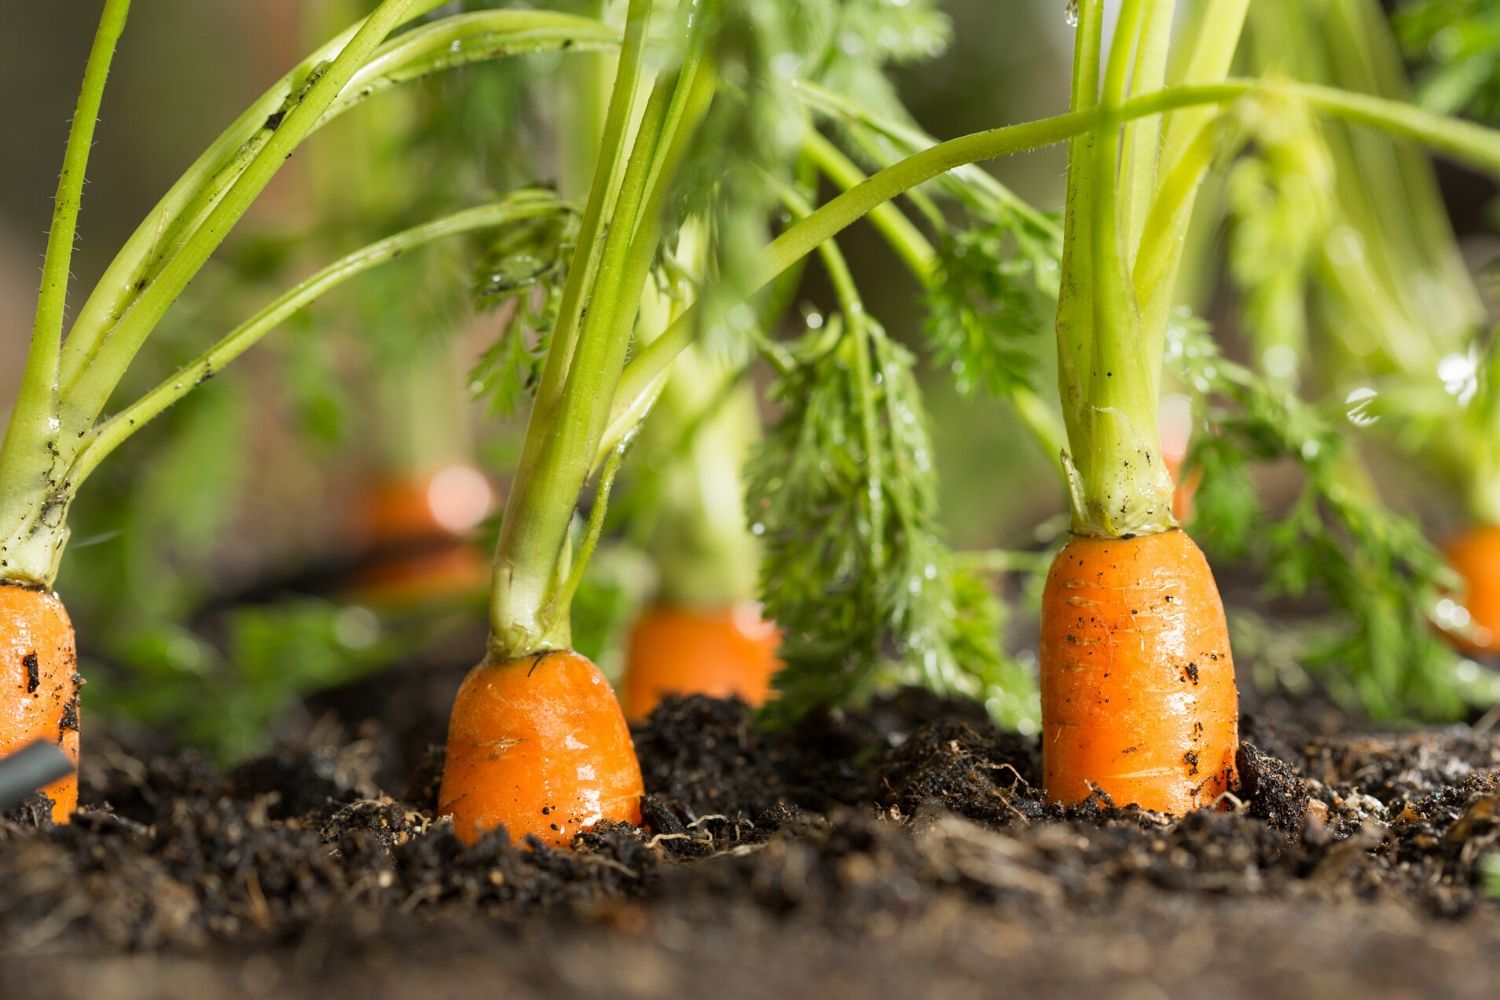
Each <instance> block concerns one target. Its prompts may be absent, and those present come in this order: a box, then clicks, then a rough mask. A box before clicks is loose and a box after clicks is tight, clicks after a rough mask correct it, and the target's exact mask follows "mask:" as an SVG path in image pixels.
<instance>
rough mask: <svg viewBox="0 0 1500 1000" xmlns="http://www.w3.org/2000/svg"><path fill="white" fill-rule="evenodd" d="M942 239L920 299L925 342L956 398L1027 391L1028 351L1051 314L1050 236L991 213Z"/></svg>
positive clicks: (1032, 358) (1056, 251) (1053, 268)
mask: <svg viewBox="0 0 1500 1000" xmlns="http://www.w3.org/2000/svg"><path fill="white" fill-rule="evenodd" d="M994 215H995V217H994V218H993V219H991V220H990V221H987V222H985V223H982V224H980V225H977V226H975V227H973V228H967V229H959V230H956V231H952V232H949V233H945V234H944V236H943V238H942V242H941V245H940V247H939V252H938V257H937V262H936V267H935V269H934V273H933V277H932V280H931V282H930V283H929V290H928V291H927V293H926V296H925V298H926V305H927V318H926V332H927V337H928V342H929V343H930V344H931V346H932V350H933V353H934V355H935V356H936V358H937V360H938V361H939V362H940V363H942V364H944V365H946V366H947V367H948V368H949V369H950V370H951V371H952V373H953V376H954V379H955V381H956V382H957V385H958V389H959V391H960V392H962V393H963V394H964V395H972V394H973V393H974V392H976V391H978V390H983V391H986V392H989V393H992V394H994V395H997V396H1006V395H1009V393H1010V392H1011V391H1012V390H1013V389H1015V388H1017V387H1020V386H1030V385H1031V377H1032V373H1033V371H1032V370H1033V369H1034V368H1035V363H1036V349H1037V345H1036V344H1028V343H1027V341H1028V340H1030V339H1035V338H1037V337H1038V336H1039V335H1041V334H1045V333H1047V332H1049V331H1050V329H1051V326H1052V319H1053V316H1054V314H1055V313H1056V311H1057V288H1056V275H1057V267H1058V258H1059V256H1060V251H1061V248H1060V247H1059V246H1058V244H1057V240H1056V235H1057V234H1056V231H1055V230H1051V229H1044V228H1041V227H1039V226H1037V225H1035V224H1033V223H1032V222H1031V221H1030V220H1027V219H1025V218H1022V217H1020V216H1017V215H1014V214H1012V213H1005V212H996V213H994Z"/></svg>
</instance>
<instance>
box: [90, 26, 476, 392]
mask: <svg viewBox="0 0 1500 1000" xmlns="http://www.w3.org/2000/svg"><path fill="white" fill-rule="evenodd" d="M444 2H445V0H415V2H414V3H413V4H412V5H411V7H410V8H409V9H408V10H407V12H406V15H405V21H411V20H414V19H416V18H418V17H421V16H422V15H424V14H427V13H429V12H431V11H432V10H433V9H435V8H437V7H439V6H441V5H442V4H443V3H444ZM361 23H363V22H361ZM358 28H359V25H358V24H356V25H354V26H353V27H350V28H349V29H347V30H346V31H343V32H341V33H340V34H338V35H337V36H335V37H334V38H333V39H332V40H331V41H329V42H328V43H327V44H325V45H324V46H322V47H321V48H319V49H318V50H316V51H314V52H313V53H312V54H311V55H309V56H308V57H307V58H306V59H304V60H302V62H300V63H298V64H297V66H295V67H294V68H293V69H292V70H291V71H290V72H289V73H287V74H286V75H285V76H283V77H282V78H281V79H280V80H279V81H277V82H276V83H275V84H274V85H273V86H271V87H270V89H268V90H267V91H266V92H265V93H264V94H262V95H261V96H260V97H259V98H258V99H257V100H256V101H255V102H254V103H253V104H251V105H250V106H249V108H247V109H246V110H245V112H244V113H243V114H241V115H240V116H239V118H237V119H235V121H234V122H233V123H232V124H231V125H230V126H229V128H227V129H225V130H224V132H223V133H222V134H221V135H220V136H219V137H218V138H217V139H215V140H214V142H213V143H212V144H211V145H210V146H209V147H208V149H206V150H204V152H203V153H202V155H200V156H199V157H198V159H197V160H196V161H194V163H193V164H192V166H190V167H189V168H188V170H187V172H186V173H184V174H183V175H182V177H180V178H179V179H178V180H177V181H176V182H175V183H174V184H173V185H172V187H171V188H170V189H169V190H168V191H167V193H166V194H165V195H164V196H163V197H162V198H161V200H160V201H158V202H157V204H156V206H155V207H154V208H153V209H152V210H151V212H150V213H148V214H147V216H146V218H145V219H144V220H142V222H141V224H140V225H139V226H137V227H136V229H135V232H133V233H132V234H131V235H130V238H129V239H127V240H126V241H125V244H124V246H122V247H121V249H120V251H119V252H118V253H117V254H116V255H115V258H114V260H112V261H111V262H110V264H109V266H108V267H107V268H106V269H105V271H104V274H103V276H102V277H101V278H100V279H99V282H98V284H96V285H95V286H94V289H93V291H92V292H91V293H90V294H89V296H88V298H87V300H86V301H85V302H84V304H83V307H82V308H81V309H80V310H79V312H78V316H77V318H76V320H75V321H74V323H73V330H72V332H71V333H70V335H69V337H68V341H67V344H66V345H65V346H64V349H63V358H62V373H61V381H62V384H63V385H68V384H71V383H72V381H73V380H74V379H75V378H76V377H77V376H78V373H79V372H80V371H81V370H82V369H83V367H84V366H85V364H86V363H87V360H88V359H89V358H90V357H92V355H93V353H94V351H95V350H96V348H97V346H98V343H99V341H100V340H102V339H103V337H104V336H105V335H106V334H107V333H108V332H109V329H110V328H111V327H112V326H113V325H114V323H115V322H116V321H118V320H119V318H120V316H121V315H122V314H123V313H124V311H125V309H126V307H127V306H128V305H129V304H130V303H131V302H133V301H134V299H135V298H136V297H138V295H139V294H140V291H141V290H143V289H144V287H145V286H146V285H147V284H149V281H150V275H149V274H148V273H147V271H146V268H147V264H148V262H149V261H152V260H155V259H156V258H157V257H158V256H159V254H160V252H161V249H162V247H163V245H164V244H165V245H167V246H174V247H175V246H177V245H179V240H178V239H177V237H176V235H175V234H179V233H181V232H183V231H184V227H187V226H189V223H188V222H187V221H186V220H185V218H184V217H185V216H187V215H189V206H190V204H191V203H193V202H194V201H195V200H197V199H199V198H200V195H201V194H202V192H203V191H204V190H205V189H206V188H208V187H210V186H212V185H213V184H214V183H215V182H216V180H217V182H218V183H220V184H221V185H222V188H221V190H220V193H222V191H223V190H227V189H228V186H229V183H230V182H232V180H233V178H234V177H236V176H238V173H229V174H226V173H224V170H225V168H226V166H227V165H237V167H238V168H239V169H240V170H243V168H244V167H245V166H246V165H248V164H249V162H250V160H251V159H252V158H253V155H254V153H255V151H256V150H258V149H259V148H260V145H261V142H260V141H258V136H259V134H260V133H261V132H262V131H263V130H265V125H266V121H267V119H268V118H270V117H271V116H272V115H274V114H276V113H277V112H278V111H279V110H280V109H282V108H283V107H284V106H285V104H286V102H287V101H288V100H289V99H290V98H291V96H292V95H294V94H295V93H296V90H297V87H298V86H299V85H300V84H301V82H302V81H303V80H305V79H307V77H308V76H309V75H310V74H311V73H312V72H313V70H314V69H315V68H316V67H317V66H319V65H321V64H324V63H327V62H329V61H331V60H332V59H334V58H335V57H336V56H337V55H338V54H339V53H340V52H341V51H343V49H344V48H345V46H347V45H348V43H349V40H350V39H351V38H353V37H354V34H355V32H356V31H357V30H358ZM422 30H423V29H417V30H416V31H412V32H409V33H408V34H407V35H405V36H403V37H402V38H401V39H398V40H397V43H399V44H403V45H405V44H409V42H408V40H409V39H411V38H412V37H413V36H416V35H418V34H420V33H421V31H422ZM449 44H450V47H451V43H449ZM374 86H375V85H374V84H373V83H372V84H370V85H369V87H368V88H367V87H366V86H360V87H357V88H353V89H352V90H351V92H349V93H346V94H343V95H341V105H340V106H341V108H347V107H352V106H353V105H354V104H356V103H358V102H359V101H361V100H363V99H364V97H365V96H367V94H368V92H373V88H374ZM330 117H331V115H330ZM215 203H216V202H215ZM194 220H195V221H194V222H193V227H196V224H197V222H201V216H195V217H194ZM188 231H190V229H189V230H188Z"/></svg>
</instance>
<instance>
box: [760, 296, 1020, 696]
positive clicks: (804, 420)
mask: <svg viewBox="0 0 1500 1000" xmlns="http://www.w3.org/2000/svg"><path fill="white" fill-rule="evenodd" d="M859 322H860V323H861V325H860V326H859V327H855V328H852V329H845V328H839V327H838V325H836V326H835V327H831V328H830V329H829V330H828V331H826V333H827V336H824V337H819V338H815V342H814V343H813V344H811V345H806V346H805V350H808V351H816V352H817V353H813V354H811V355H810V356H809V357H808V358H807V360H805V361H803V362H802V363H800V364H798V365H797V366H795V367H794V368H793V369H792V370H790V371H789V372H787V373H786V374H784V375H783V376H782V377H781V378H780V379H779V380H778V381H777V383H776V384H775V385H774V386H773V388H772V390H771V396H772V398H773V400H774V401H775V402H776V403H777V404H778V405H779V406H780V407H781V413H780V416H779V417H778V419H777V420H776V421H775V423H774V424H773V425H772V426H771V427H770V429H769V430H768V433H767V435H766V438H765V440H764V441H763V442H762V444H761V446H760V448H759V449H758V450H757V452H756V454H755V456H754V457H753V459H752V461H751V463H750V468H749V480H750V482H749V490H748V492H749V505H750V516H751V518H752V520H753V522H754V527H753V529H752V530H754V531H755V532H756V533H757V534H760V535H761V536H762V537H763V540H764V542H765V559H764V563H763V565H762V581H763V591H764V596H765V603H766V609H767V612H768V613H769V615H770V616H771V617H772V618H774V619H775V620H776V622H777V623H778V624H779V625H780V626H781V628H782V630H783V635H784V644H783V647H782V656H783V658H784V659H785V661H786V664H787V667H786V669H785V670H784V671H782V672H781V673H780V674H779V675H778V677H777V681H776V683H777V687H778V689H779V690H780V691H781V694H782V697H781V700H780V701H779V702H778V703H777V704H776V711H777V712H778V713H779V714H781V715H783V716H795V715H797V714H800V713H803V712H806V711H808V710H809V709H812V708H814V707H816V706H820V705H836V704H842V703H846V702H848V701H850V700H853V699H858V698H860V697H862V696H865V695H868V694H869V693H870V691H871V690H872V689H873V688H874V686H875V685H876V684H877V682H879V681H881V680H901V681H905V682H908V683H921V684H925V685H927V686H929V687H932V688H933V689H935V690H938V691H945V692H962V693H966V694H971V695H974V696H977V697H981V698H985V699H987V700H989V701H990V702H991V704H992V707H995V708H996V710H997V714H1000V715H1001V716H1002V717H1007V718H1012V719H1014V718H1018V717H1019V716H1020V715H1021V714H1022V712H1023V711H1024V708H1023V706H1024V705H1025V704H1026V699H1025V682H1023V681H1022V679H1021V675H1020V673H1019V671H1018V670H1016V669H1015V668H1013V666H1012V665H1010V664H1008V663H1006V662H1005V661H1004V659H1003V658H1002V655H1001V653H1000V651H999V649H998V641H999V625H1000V621H1001V618H1000V611H999V609H998V606H997V605H996V602H995V598H994V595H993V594H991V593H989V591H988V590H986V589H985V587H984V585H983V584H982V583H980V582H978V581H977V580H974V579H971V578H968V577H967V576H965V575H964V574H962V573H959V572H957V571H956V566H955V559H954V556H953V554H952V553H951V552H950V551H949V550H948V549H947V547H946V546H945V545H944V544H943V542H942V540H941V539H940V537H939V535H938V530H937V524H936V515H937V481H936V473H935V470H934V468H933V465H932V452H931V446H930V443H929V441H928V437H927V428H926V416H925V413H924V412H923V408H922V401H921V395H920V392H919V390H918V388H917V385H916V381H915V380H914V378H913V377H912V368H911V356H910V355H909V354H908V353H907V352H906V351H905V350H904V349H903V348H902V347H900V346H899V345H897V344H896V343H894V342H893V341H891V340H890V339H889V338H888V337H887V336H886V335H885V334H884V332H883V331H881V330H880V329H879V327H878V326H876V325H875V324H874V323H873V322H869V321H867V320H862V321H859ZM861 355H863V356H861ZM1010 699H1014V700H1010Z"/></svg>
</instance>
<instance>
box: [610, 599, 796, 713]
mask: <svg viewBox="0 0 1500 1000" xmlns="http://www.w3.org/2000/svg"><path fill="white" fill-rule="evenodd" d="M780 645H781V636H780V633H778V632H777V630H776V626H775V625H774V624H771V623H770V622H767V621H766V620H765V619H764V618H762V617H761V614H760V607H759V605H756V604H753V603H744V604H736V605H734V606H732V607H728V608H713V609H703V610H700V609H695V608H683V607H670V606H665V605H659V606H657V607H654V608H652V609H650V610H649V611H647V612H646V613H645V614H644V615H642V616H641V618H640V620H639V621H637V622H636V624H635V629H634V630H633V631H632V632H631V635H630V651H629V653H628V655H627V658H626V662H625V683H624V692H623V700H624V703H625V712H626V714H627V715H629V716H630V717H631V718H632V719H639V718H643V717H645V716H647V715H649V714H650V713H651V710H652V709H654V708H655V707H656V705H657V703H658V702H660V701H661V699H662V698H663V697H664V696H665V695H669V694H706V695H708V696H709V697H711V698H729V697H739V698H743V699H744V700H745V701H747V702H749V703H750V704H751V705H761V704H764V703H765V702H766V700H767V699H768V698H769V697H771V678H772V677H773V676H774V675H775V673H776V671H778V670H780V669H781V660H780V659H779V658H778V657H777V655H776V650H777V648H778V647H779V646H780Z"/></svg>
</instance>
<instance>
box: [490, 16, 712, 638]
mask: <svg viewBox="0 0 1500 1000" xmlns="http://www.w3.org/2000/svg"><path fill="white" fill-rule="evenodd" d="M650 8H651V4H650V2H649V0H647V2H642V3H639V4H637V3H632V7H631V14H632V15H633V16H638V17H640V18H641V19H642V23H643V25H644V19H646V18H648V17H649V15H650ZM702 36H703V32H702V30H701V29H695V30H694V31H693V34H692V36H691V43H690V44H691V45H702V44H703V41H704V39H703V37H702ZM627 51H628V50H627ZM626 59H627V54H626V53H622V56H621V66H622V73H623V67H624V66H625V64H626ZM697 68H698V62H697V59H696V57H694V58H690V59H688V60H685V61H684V63H683V66H682V68H681V71H680V72H679V73H678V74H677V75H676V79H675V81H673V82H669V83H664V84H662V85H660V86H658V87H656V88H654V89H653V91H652V93H651V96H650V98H649V99H648V100H647V103H646V108H645V111H644V113H643V115H642V118H641V122H640V124H639V125H638V126H637V128H636V135H635V140H634V144H633V149H632V151H631V154H630V157H629V160H628V162H627V164H626V168H625V173H624V176H623V178H622V179H621V181H620V185H619V193H618V196H617V197H616V198H615V199H614V207H613V210H612V223H611V225H610V227H609V231H608V233H607V234H606V235H605V237H604V245H603V248H602V250H601V251H600V252H599V253H600V256H599V265H598V271H597V274H596V275H595V276H594V280H593V281H592V283H591V284H592V287H591V288H590V292H589V299H588V314H587V316H586V317H585V319H584V321H583V324H582V326H581V328H580V330H579V333H578V335H577V338H576V343H575V345H574V346H573V350H572V352H571V354H572V356H571V358H569V359H567V365H566V372H565V374H564V377H563V385H562V390H561V392H560V394H559V395H558V397H557V404H556V408H555V411H553V412H552V413H550V414H545V415H541V414H539V411H538V410H537V409H536V408H535V407H534V408H533V411H532V417H531V421H530V422H529V424H528V426H527V443H526V447H525V454H524V455H523V461H522V465H521V467H520V469H519V470H518V472H517V476H516V481H515V483H514V485H513V487H512V492H511V497H510V501H509V503H508V505H507V508H506V516H505V519H504V521H503V522H502V526H501V533H500V541H499V546H498V549H497V552H496V558H495V581H494V587H493V592H492V599H491V604H490V623H491V637H490V655H491V657H492V658H495V659H510V658H513V657H516V656H521V655H525V654H527V653H531V652H536V651H538V650H544V649H558V648H565V647H566V646H567V645H568V644H569V643H570V638H571V633H570V628H569V620H568V619H569V615H568V609H567V608H566V606H563V605H560V604H559V602H558V600H557V595H558V594H559V593H560V592H561V591H560V590H559V589H558V588H559V586H566V576H567V573H566V571H565V569H564V567H563V565H562V563H563V561H564V549H565V547H566V543H567V537H568V527H569V523H570V522H571V519H572V515H573V508H574V506H575V505H576V504H577V501H578V496H579V493H580V492H581V491H582V488H583V485H584V483H585V482H586V481H587V479H588V476H589V472H590V470H591V468H592V467H593V465H594V459H595V455H596V454H597V453H598V446H599V441H600V437H601V436H602V434H603V431H604V424H605V421H606V420H607V419H608V417H609V408H608V401H609V400H611V399H613V397H614V394H615V389H616V385H617V384H618V380H619V377H620V372H621V369H622V368H623V366H624V363H625V354H626V350H627V348H628V346H629V342H630V333H631V330H632V328H633V325H634V322H635V315H636V312H637V309H638V307H639V303H640V298H641V295H642V292H643V290H644V283H645V280H646V278H647V275H648V273H649V267H650V259H651V256H652V255H654V253H655V251H656V246H657V244H658V242H659V238H660V232H661V229H660V227H661V209H662V207H663V204H664V200H665V197H666V190H667V187H668V185H670V184H671V182H672V180H673V176H674V174H675V167H676V164H677V163H678V162H679V161H680V157H681V155H682V153H683V151H684V150H685V148H686V142H687V138H688V136H687V133H688V132H690V131H691V129H692V128H693V127H694V126H695V125H696V119H695V118H694V117H693V113H691V112H688V111H686V110H684V109H685V108H688V107H690V106H692V107H696V106H698V104H699V103H700V100H699V99H698V98H696V97H693V96H692V95H693V94H694V93H695V92H696V91H697V90H698V88H699V72H697ZM632 89H633V87H632ZM621 90H622V84H621V77H620V76H619V75H617V78H616V89H615V97H614V98H612V99H611V114H613V110H614V105H615V104H616V98H619V97H620V95H621ZM684 94H685V95H687V96H681V95H684ZM701 103H704V104H706V98H704V99H703V100H702V102H701ZM589 249H590V248H584V247H580V251H581V252H588V251H589ZM560 349H565V348H562V347H560V346H559V345H558V344H557V343H556V342H554V343H553V345H552V346H551V347H550V348H549V352H548V353H549V358H548V361H549V367H550V365H551V363H552V359H553V352H555V351H558V350H560ZM539 402H540V400H539Z"/></svg>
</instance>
